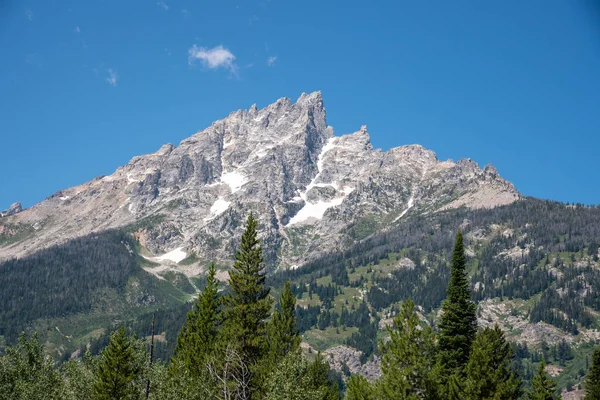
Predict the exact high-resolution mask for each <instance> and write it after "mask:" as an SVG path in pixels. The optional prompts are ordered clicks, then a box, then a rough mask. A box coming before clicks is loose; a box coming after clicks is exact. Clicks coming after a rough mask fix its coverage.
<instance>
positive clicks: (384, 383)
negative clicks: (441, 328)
mask: <svg viewBox="0 0 600 400" xmlns="http://www.w3.org/2000/svg"><path fill="white" fill-rule="evenodd" d="M388 333H389V334H390V340H389V341H388V342H386V343H382V344H381V347H380V352H381V354H382V359H381V372H382V376H381V379H380V381H379V382H378V392H379V393H380V395H381V398H382V399H389V400H392V399H421V398H426V399H435V398H437V397H438V395H437V384H438V383H437V380H436V371H435V369H434V364H435V360H434V354H435V345H434V336H433V332H432V330H431V327H429V326H423V324H421V320H420V319H419V316H418V315H417V313H416V312H415V305H414V303H413V302H412V301H411V300H406V301H405V302H404V304H403V305H402V309H401V311H400V314H399V315H398V316H397V317H396V318H395V320H394V328H390V327H388Z"/></svg>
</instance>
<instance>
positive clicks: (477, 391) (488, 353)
mask: <svg viewBox="0 0 600 400" xmlns="http://www.w3.org/2000/svg"><path fill="white" fill-rule="evenodd" d="M513 357H514V355H513V351H512V349H511V347H510V345H509V344H508V343H507V342H506V340H505V339H504V333H503V332H502V330H501V329H500V328H498V326H496V327H494V329H491V328H485V329H484V330H483V331H481V332H479V333H478V334H477V336H476V337H475V341H474V342H473V348H472V350H471V354H470V357H469V362H468V363H467V367H466V372H467V377H466V382H465V393H466V398H468V399H473V400H486V399H489V400H502V399H506V400H511V399H517V398H519V396H520V395H521V378H520V377H519V376H518V375H517V373H516V372H515V371H514V370H513V369H512V367H511V365H510V362H511V360H512V358H513Z"/></svg>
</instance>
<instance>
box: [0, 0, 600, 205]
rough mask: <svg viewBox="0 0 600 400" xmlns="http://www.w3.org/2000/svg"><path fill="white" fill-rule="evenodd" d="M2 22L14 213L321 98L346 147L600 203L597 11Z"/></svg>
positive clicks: (474, 9) (50, 11)
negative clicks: (268, 109) (231, 119)
mask: <svg viewBox="0 0 600 400" xmlns="http://www.w3.org/2000/svg"><path fill="white" fill-rule="evenodd" d="M0 4H1V6H0V7H1V8H0V49H1V51H2V62H0V93H1V95H0V136H1V137H0V149H1V151H0V209H4V208H7V207H8V206H9V205H10V204H11V203H12V202H14V201H21V202H22V203H23V204H24V205H25V206H31V205H32V204H34V203H36V202H38V201H41V200H43V199H44V198H45V197H46V196H48V195H51V194H52V193H54V192H56V191H58V190H60V189H62V188H66V187H70V186H73V185H76V184H80V183H83V182H86V181H88V180H90V179H92V178H94V177H96V176H99V175H102V174H110V173H112V172H113V171H114V170H115V169H116V168H117V167H118V166H119V165H122V164H125V163H127V162H128V161H129V159H130V158H131V157H133V156H135V155H139V154H144V153H148V152H153V151H156V150H157V149H158V148H159V147H160V146H161V145H162V144H163V143H167V142H171V143H174V144H177V143H179V142H180V141H181V140H182V139H184V138H186V137H188V136H190V135H191V134H193V133H194V132H196V131H198V130H200V129H203V128H205V127H206V126H208V125H210V123H211V122H212V121H214V120H216V119H219V118H222V117H224V116H226V115H227V114H229V112H231V111H234V110H236V109H239V108H249V107H250V106H251V105H252V104H253V103H257V104H258V106H259V107H261V106H265V105H267V104H269V103H271V102H273V101H275V100H276V99H277V98H279V97H290V98H292V99H294V100H295V99H296V98H297V97H298V96H299V95H300V94H301V93H302V92H310V91H314V90H321V91H322V92H323V96H324V100H325V106H326V108H327V111H328V122H329V124H331V125H332V126H333V127H334V129H335V132H336V134H337V135H340V134H343V133H348V132H353V131H356V130H358V129H359V128H360V126H361V125H363V124H366V125H368V127H369V132H370V134H371V137H372V141H373V145H374V146H375V147H380V148H383V149H387V148H390V147H394V146H399V145H403V144H412V143H419V144H422V145H424V146H426V147H428V148H430V149H432V150H434V151H436V153H437V155H438V157H439V158H440V159H447V158H452V159H454V160H458V159H459V158H461V157H470V158H472V159H473V160H475V161H477V162H478V163H479V164H480V165H481V166H483V165H485V164H487V163H490V162H491V163H493V164H494V165H496V167H497V168H498V170H499V172H500V174H501V175H503V176H504V177H505V178H506V179H508V180H510V181H512V182H513V183H514V184H515V186H516V187H517V189H519V190H520V191H521V192H522V193H523V194H525V195H530V196H536V197H542V198H550V199H557V200H562V201H569V202H583V203H587V204H591V203H593V204H597V203H600V183H599V181H598V179H599V174H598V172H599V171H600V156H599V154H598V153H599V149H600V6H599V5H598V2H596V1H595V0H589V1H588V0H581V1H579V0H573V1H564V0H528V1H517V0H506V1H463V0H453V1H441V0H440V1H433V0H432V1H389V2H385V1H375V2H365V1H343V2H342V1H323V0H319V1H312V0H305V1H284V0H270V1H269V0H262V1H247V0H245V1H242V0H237V1H229V0H219V1H185V0H164V1H159V2H157V1H153V0H147V1H133V0H128V1H112V0H87V1H45V0H44V1H41V0H40V1H18V0H12V1H11V0H9V1H2V2H0Z"/></svg>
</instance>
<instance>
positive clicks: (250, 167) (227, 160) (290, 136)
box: [0, 92, 520, 276]
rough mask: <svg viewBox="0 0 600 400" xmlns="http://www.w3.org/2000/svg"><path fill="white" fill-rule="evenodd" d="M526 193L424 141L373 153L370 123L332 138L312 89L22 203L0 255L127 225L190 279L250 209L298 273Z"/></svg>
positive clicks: (156, 257) (1, 240) (280, 258)
mask: <svg viewBox="0 0 600 400" xmlns="http://www.w3.org/2000/svg"><path fill="white" fill-rule="evenodd" d="M519 198H520V195H519V193H518V192H517V191H516V190H515V188H514V187H513V185H512V184H511V183H509V182H507V181H505V180H503V179H502V178H501V177H500V176H499V174H498V172H497V171H496V169H495V168H494V167H493V166H491V165H488V166H486V167H485V168H484V169H481V168H479V167H478V165H477V164H476V163H475V162H473V161H471V160H469V159H461V160H459V161H458V162H453V161H451V160H448V161H440V160H438V159H437V157H436V155H435V153H434V152H432V151H430V150H427V149H425V148H423V147H422V146H419V145H408V146H400V147H396V148H392V149H390V150H388V151H382V150H380V149H374V148H373V146H372V145H371V141H370V137H369V134H368V132H367V128H366V126H363V127H361V129H360V130H358V131H357V132H355V133H351V134H345V135H341V136H335V135H334V132H333V128H332V127H331V126H329V125H327V122H326V113H325V107H324V105H323V99H322V96H321V93H320V92H315V93H311V94H302V95H301V96H300V98H299V99H298V100H297V101H296V102H295V103H293V102H292V101H290V99H287V98H282V99H279V100H277V101H276V102H275V103H273V104H271V105H269V106H267V107H265V108H263V109H261V110H259V109H258V108H257V107H256V106H255V105H254V106H252V107H251V108H250V109H249V110H239V111H236V112H234V113H231V114H230V115H229V116H228V117H226V118H224V119H222V120H219V121H216V122H214V123H213V124H212V125H211V126H210V127H208V128H206V129H204V130H202V131H200V132H198V133H196V134H194V135H192V136H191V137H189V138H187V139H185V140H183V141H182V142H181V143H180V144H179V146H173V145H171V144H166V145H164V146H162V147H161V148H160V149H159V150H158V151H157V152H156V153H152V154H147V155H143V156H138V157H134V158H133V159H132V160H131V161H130V162H129V163H128V164H127V165H124V166H121V167H119V168H117V170H116V171H115V172H114V173H113V174H111V175H108V176H101V177H97V178H95V179H93V180H91V181H90V182H88V183H85V184H83V185H80V186H76V187H73V188H69V189H65V190H61V191H59V192H58V193H55V194H54V195H52V196H50V197H48V198H47V199H46V200H44V201H42V202H41V203H39V204H36V205H34V206H33V207H31V208H28V209H25V210H22V209H21V206H20V204H18V203H16V204H15V205H13V206H12V207H11V208H10V209H9V210H8V211H6V212H4V213H2V217H0V259H8V258H11V257H22V256H25V255H27V254H30V253H32V252H34V251H37V250H40V249H43V248H46V247H49V246H53V245H57V244H60V243H64V242H66V241H68V240H70V239H73V238H77V237H81V236H84V235H87V234H90V233H93V232H99V231H103V230H107V229H111V228H124V227H125V228H127V229H129V230H130V231H131V232H133V233H134V234H135V236H136V238H137V239H138V240H139V242H140V243H141V244H142V245H143V246H144V247H145V248H146V250H147V251H146V253H145V255H146V256H147V257H148V258H150V259H151V260H153V261H155V262H159V263H161V264H165V265H166V266H169V268H176V269H178V270H181V271H183V272H184V273H185V274H186V275H188V276H193V275H197V274H198V273H199V272H201V269H202V267H203V265H205V261H207V260H218V261H221V262H225V261H227V260H230V259H231V255H232V254H233V250H234V248H235V244H236V243H237V240H238V239H239V235H240V234H241V231H242V223H243V221H244V219H245V218H246V216H247V214H248V213H249V212H250V211H253V212H255V213H256V214H257V215H258V217H259V218H260V222H261V232H262V235H263V240H264V243H265V250H266V252H267V254H266V259H267V261H268V263H269V264H270V265H271V266H272V267H281V268H284V269H285V268H295V267H298V266H300V265H302V264H304V263H306V262H307V261H309V260H311V259H315V258H317V257H319V256H321V255H323V254H324V253H326V252H331V251H336V250H342V249H344V248H347V247H348V246H350V245H351V244H352V243H355V242H356V241H359V240H361V239H364V238H365V237H367V236H369V235H370V234H372V233H374V232H375V231H378V230H381V229H385V228H386V227H389V226H393V225H396V224H398V223H400V222H401V220H402V219H403V218H407V216H408V215H412V214H425V213H435V212H438V211H441V210H446V209H451V208H457V207H461V206H466V207H469V208H473V209H477V208H490V207H494V206H498V205H503V204H509V203H511V202H513V201H515V200H517V199H519ZM186 258H187V261H188V262H186V263H185V264H186V266H185V267H183V266H180V267H177V266H176V264H177V263H179V262H181V261H182V260H184V259H186Z"/></svg>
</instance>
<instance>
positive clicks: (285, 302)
mask: <svg viewBox="0 0 600 400" xmlns="http://www.w3.org/2000/svg"><path fill="white" fill-rule="evenodd" d="M295 309H296V297H295V296H294V294H293V293H292V290H291V285H290V281H286V282H285V286H284V288H283V292H282V293H281V297H280V299H279V309H277V310H275V312H274V313H273V318H272V319H271V323H270V324H269V353H270V361H271V364H272V365H275V364H277V362H279V360H281V359H282V358H283V357H284V356H285V355H286V354H288V353H290V352H292V351H295V350H297V349H298V348H299V346H300V341H301V338H300V334H299V333H298V329H297V328H296V315H295Z"/></svg>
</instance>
